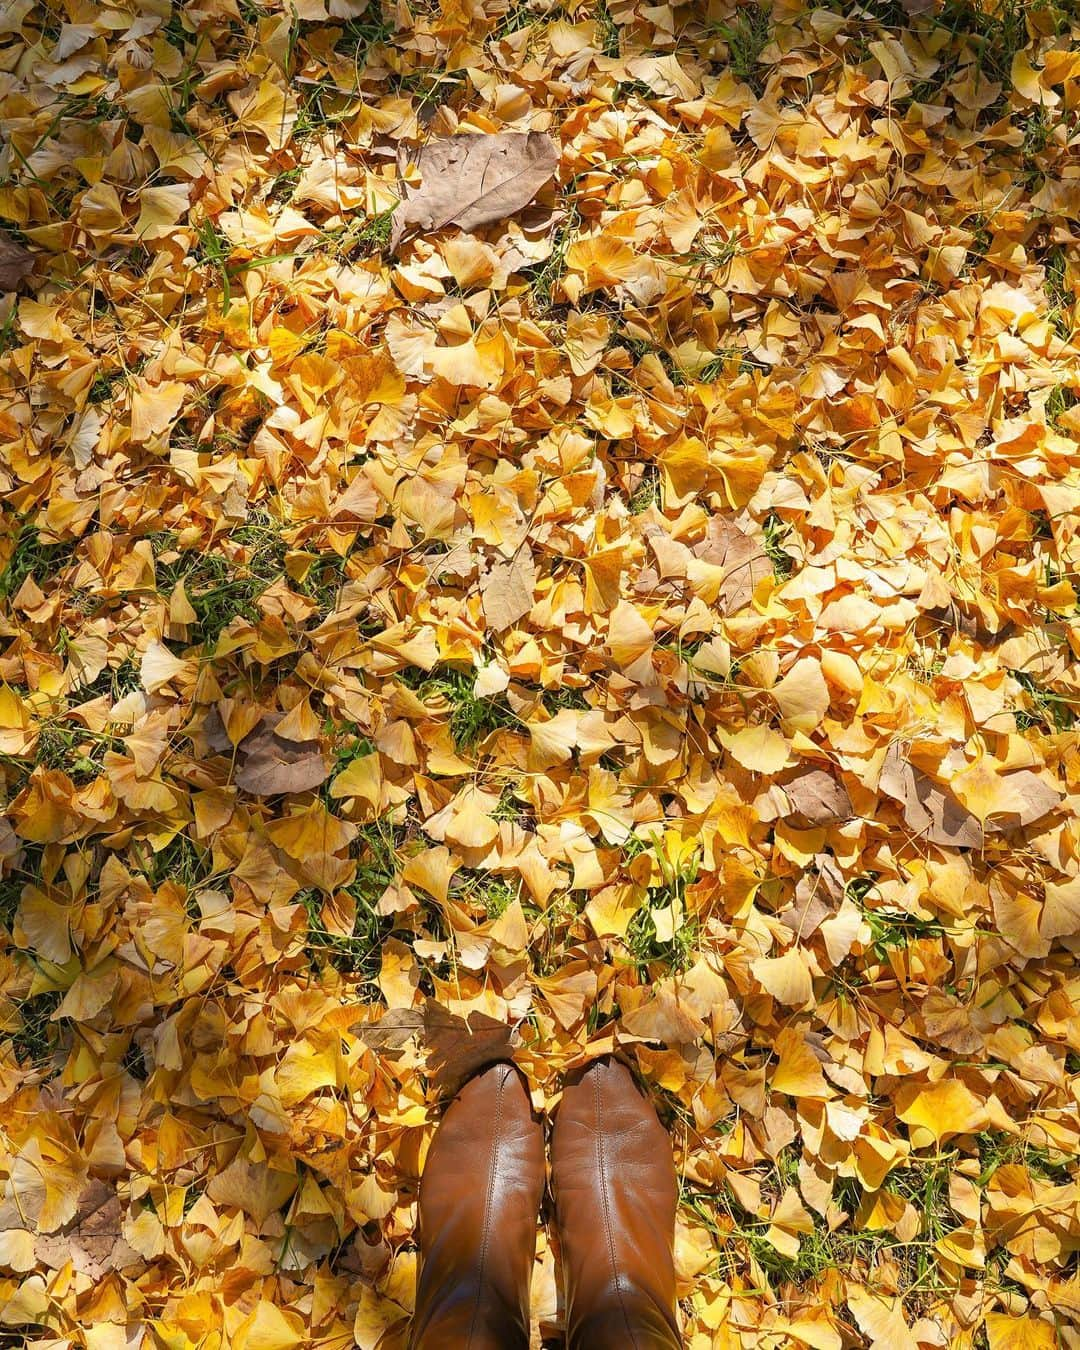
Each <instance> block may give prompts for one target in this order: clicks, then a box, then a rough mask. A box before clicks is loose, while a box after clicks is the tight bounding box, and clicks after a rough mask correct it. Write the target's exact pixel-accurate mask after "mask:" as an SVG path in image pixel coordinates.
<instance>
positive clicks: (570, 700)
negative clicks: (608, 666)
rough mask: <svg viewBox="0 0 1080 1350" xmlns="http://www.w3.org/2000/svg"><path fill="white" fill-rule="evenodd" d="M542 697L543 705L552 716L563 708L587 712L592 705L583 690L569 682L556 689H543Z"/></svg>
mask: <svg viewBox="0 0 1080 1350" xmlns="http://www.w3.org/2000/svg"><path fill="white" fill-rule="evenodd" d="M542 697H543V703H544V707H545V708H546V709H547V710H548V712H549V713H551V714H552V715H553V716H554V715H555V714H556V713H558V712H560V711H561V710H562V709H563V708H573V709H574V710H575V711H576V712H588V711H589V708H590V707H591V706H592V705H591V704H590V703H589V700H588V699H587V698H586V697H585V690H584V689H577V688H575V687H574V686H573V685H570V684H564V685H562V686H560V688H558V689H545V690H544V693H543V696H542Z"/></svg>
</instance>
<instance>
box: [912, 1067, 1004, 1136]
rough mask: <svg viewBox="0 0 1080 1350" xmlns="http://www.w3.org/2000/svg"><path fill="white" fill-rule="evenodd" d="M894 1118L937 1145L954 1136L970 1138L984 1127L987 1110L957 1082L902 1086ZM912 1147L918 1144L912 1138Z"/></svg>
mask: <svg viewBox="0 0 1080 1350" xmlns="http://www.w3.org/2000/svg"><path fill="white" fill-rule="evenodd" d="M896 1114H897V1115H898V1116H899V1118H900V1119H901V1120H902V1121H904V1123H905V1124H907V1125H912V1126H916V1127H918V1128H919V1129H921V1130H923V1131H925V1133H926V1134H928V1135H930V1136H932V1137H933V1139H934V1140H935V1141H936V1142H937V1143H939V1144H940V1143H941V1141H942V1140H943V1139H945V1138H947V1137H948V1136H949V1135H953V1134H971V1133H973V1132H975V1131H977V1130H981V1129H982V1128H984V1126H985V1125H986V1121H987V1116H986V1106H985V1104H984V1103H983V1102H981V1101H980V1100H979V1099H978V1097H976V1096H975V1094H974V1093H973V1092H972V1091H971V1089H970V1088H968V1087H967V1086H965V1084H963V1083H961V1082H960V1081H959V1079H956V1078H943V1079H941V1080H940V1081H939V1082H937V1083H922V1084H920V1083H910V1082H909V1083H903V1084H901V1086H900V1088H899V1089H898V1091H897V1093H896ZM912 1142H913V1143H917V1141H916V1140H915V1139H914V1138H913V1140H912Z"/></svg>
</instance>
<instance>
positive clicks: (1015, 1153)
mask: <svg viewBox="0 0 1080 1350" xmlns="http://www.w3.org/2000/svg"><path fill="white" fill-rule="evenodd" d="M975 1144H976V1147H977V1148H978V1150H979V1166H980V1168H981V1169H982V1170H981V1171H980V1173H979V1176H978V1179H977V1181H976V1185H977V1186H978V1187H979V1188H980V1189H981V1188H982V1187H983V1186H985V1185H986V1184H987V1182H989V1180H990V1178H991V1177H992V1176H993V1175H994V1173H995V1172H996V1171H997V1170H998V1168H999V1167H1005V1166H1007V1165H1018V1166H1020V1167H1023V1168H1024V1169H1025V1171H1027V1172H1030V1173H1031V1175H1032V1176H1034V1177H1038V1178H1039V1180H1040V1181H1047V1182H1049V1183H1050V1184H1051V1185H1054V1186H1061V1185H1064V1184H1065V1183H1066V1182H1068V1181H1070V1180H1072V1176H1073V1172H1074V1170H1075V1160H1074V1159H1072V1158H1070V1156H1069V1155H1068V1154H1067V1153H1055V1152H1053V1151H1052V1150H1050V1149H1046V1148H1037V1147H1035V1145H1033V1144H1029V1143H1027V1142H1026V1141H1025V1140H1023V1139H1020V1138H1017V1136H1016V1135H1014V1134H1000V1133H995V1132H993V1131H989V1130H988V1131H986V1132H985V1133H983V1134H979V1135H976V1136H975Z"/></svg>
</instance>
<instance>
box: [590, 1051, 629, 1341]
mask: <svg viewBox="0 0 1080 1350" xmlns="http://www.w3.org/2000/svg"><path fill="white" fill-rule="evenodd" d="M593 1102H594V1105H595V1109H596V1166H597V1170H598V1171H599V1173H600V1199H601V1207H602V1209H603V1214H604V1236H605V1237H606V1238H607V1248H608V1259H609V1260H610V1261H611V1273H612V1276H613V1277H614V1280H615V1293H616V1295H617V1297H618V1300H619V1311H620V1312H621V1313H622V1319H623V1325H624V1326H625V1327H626V1334H627V1335H628V1336H629V1337H630V1344H631V1346H632V1347H633V1350H637V1347H638V1341H637V1337H636V1336H635V1335H634V1329H633V1327H632V1326H631V1325H630V1317H629V1314H628V1313H627V1311H626V1303H625V1300H624V1299H623V1287H622V1280H621V1278H620V1276H619V1263H618V1260H617V1258H616V1253H615V1231H614V1228H613V1226H612V1222H611V1206H610V1201H609V1198H608V1179H607V1167H606V1165H605V1161H604V1107H603V1099H602V1094H601V1091H600V1076H599V1075H598V1074H596V1073H594V1074H593Z"/></svg>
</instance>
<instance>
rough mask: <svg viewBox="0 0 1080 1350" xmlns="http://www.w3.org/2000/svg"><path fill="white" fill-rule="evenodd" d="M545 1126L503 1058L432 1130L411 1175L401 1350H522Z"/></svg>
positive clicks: (525, 1342) (471, 1083)
mask: <svg viewBox="0 0 1080 1350" xmlns="http://www.w3.org/2000/svg"><path fill="white" fill-rule="evenodd" d="M543 1190H544V1132H543V1128H542V1127H541V1125H540V1123H539V1121H538V1120H537V1119H536V1117H535V1116H534V1115H533V1112H532V1106H531V1104H530V1102H529V1094H528V1092H527V1091H526V1089H525V1084H524V1081H523V1080H522V1078H521V1075H520V1074H519V1073H518V1071H517V1070H516V1069H515V1068H513V1066H512V1065H510V1064H493V1065H492V1066H491V1067H490V1068H488V1069H485V1070H484V1071H483V1073H481V1074H478V1075H477V1077H475V1078H473V1079H471V1080H470V1081H469V1082H468V1083H466V1084H465V1086H464V1087H463V1088H462V1090H461V1091H460V1092H459V1093H458V1095H457V1097H456V1098H455V1099H454V1101H453V1102H452V1103H451V1105H450V1107H449V1109H448V1110H447V1112H446V1115H445V1116H444V1117H443V1119H442V1121H441V1122H440V1124H439V1128H438V1129H437V1130H436V1131H435V1138H434V1139H433V1140H432V1143H431V1148H430V1150H429V1152H428V1156H427V1162H426V1164H425V1166H424V1174H423V1176H422V1178H421V1180H420V1225H419V1232H420V1274H419V1278H418V1280H417V1288H416V1313H415V1315H414V1318H413V1324H412V1331H411V1334H410V1337H409V1346H410V1350H528V1345H529V1277H530V1276H531V1274H532V1267H533V1259H534V1257H535V1254H536V1226H537V1214H538V1212H539V1209H540V1200H541V1197H542V1195H543Z"/></svg>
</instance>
